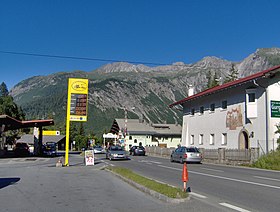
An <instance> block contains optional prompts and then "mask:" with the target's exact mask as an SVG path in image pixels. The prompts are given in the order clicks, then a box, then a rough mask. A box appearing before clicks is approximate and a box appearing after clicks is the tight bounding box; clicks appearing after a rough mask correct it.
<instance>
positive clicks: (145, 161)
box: [138, 160, 162, 164]
mask: <svg viewBox="0 0 280 212" xmlns="http://www.w3.org/2000/svg"><path fill="white" fill-rule="evenodd" d="M138 162H140V163H148V164H151V163H154V164H162V163H161V162H157V161H152V160H139V161H138Z"/></svg>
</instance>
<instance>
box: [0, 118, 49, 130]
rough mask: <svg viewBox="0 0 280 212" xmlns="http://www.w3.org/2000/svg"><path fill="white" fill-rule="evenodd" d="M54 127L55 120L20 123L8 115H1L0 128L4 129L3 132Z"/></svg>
mask: <svg viewBox="0 0 280 212" xmlns="http://www.w3.org/2000/svg"><path fill="white" fill-rule="evenodd" d="M50 125H54V121H53V119H46V120H30V121H20V120H17V119H14V118H12V117H10V116H8V115H0V128H1V127H2V129H3V128H4V130H3V131H8V130H16V129H21V128H30V127H43V126H50Z"/></svg>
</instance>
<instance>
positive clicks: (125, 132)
mask: <svg viewBox="0 0 280 212" xmlns="http://www.w3.org/2000/svg"><path fill="white" fill-rule="evenodd" d="M126 134H127V109H126V107H124V143H125V142H126V140H125V139H126Z"/></svg>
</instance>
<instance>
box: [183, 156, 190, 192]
mask: <svg viewBox="0 0 280 212" xmlns="http://www.w3.org/2000/svg"><path fill="white" fill-rule="evenodd" d="M182 181H183V182H184V192H187V182H188V181H189V174H188V168H187V161H184V166H183V172H182ZM188 190H190V189H188Z"/></svg>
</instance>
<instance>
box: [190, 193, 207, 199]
mask: <svg viewBox="0 0 280 212" xmlns="http://www.w3.org/2000/svg"><path fill="white" fill-rule="evenodd" d="M190 195H192V196H196V197H199V198H202V199H206V198H207V197H206V196H203V195H201V194H197V193H194V192H191V193H190Z"/></svg>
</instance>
